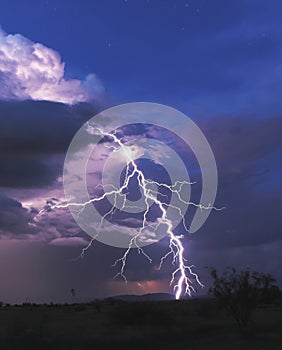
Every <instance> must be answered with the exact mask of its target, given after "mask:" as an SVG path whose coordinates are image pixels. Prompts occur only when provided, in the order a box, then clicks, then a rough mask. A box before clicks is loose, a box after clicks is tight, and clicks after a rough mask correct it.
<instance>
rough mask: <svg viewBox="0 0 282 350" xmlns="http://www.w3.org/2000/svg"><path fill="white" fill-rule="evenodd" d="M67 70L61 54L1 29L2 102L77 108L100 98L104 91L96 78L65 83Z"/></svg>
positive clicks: (0, 91)
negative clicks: (42, 102) (53, 103)
mask: <svg viewBox="0 0 282 350" xmlns="http://www.w3.org/2000/svg"><path fill="white" fill-rule="evenodd" d="M64 70H65V64H64V62H62V61H61V57H60V55H59V53H58V52H56V51H54V50H52V49H50V48H48V47H46V46H44V45H42V44H40V43H34V42H32V41H31V40H29V39H27V38H25V37H24V36H22V35H20V34H15V35H12V34H10V35H6V34H5V33H4V32H3V31H2V30H1V28H0V99H18V100H25V99H32V100H45V101H56V102H62V103H67V104H75V103H78V102H86V101H92V100H97V99H100V98H101V96H102V95H103V92H104V88H103V85H102V83H101V82H100V80H99V78H98V77H97V76H96V75H95V74H89V75H88V76H87V77H86V79H85V80H84V81H81V80H78V79H65V78H64Z"/></svg>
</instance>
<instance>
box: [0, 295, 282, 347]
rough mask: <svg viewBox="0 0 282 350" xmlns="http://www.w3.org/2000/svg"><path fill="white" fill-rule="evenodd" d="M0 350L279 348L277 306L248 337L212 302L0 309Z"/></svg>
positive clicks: (256, 321) (260, 312) (259, 314)
mask: <svg viewBox="0 0 282 350" xmlns="http://www.w3.org/2000/svg"><path fill="white" fill-rule="evenodd" d="M0 323H1V327H0V349H3V350H6V349H7V350H9V349H21V350H25V349H43V350H44V349H58V350H60V349H69V350H71V349H79V350H83V349H99V350H103V349H121V348H122V349H134V350H135V349H154V348H157V349H162V350H166V349H174V350H175V349H194V350H195V349H205V350H206V349H209V350H213V349H216V350H220V349H224V350H226V349H230V350H232V349H236V350H238V349H240V350H244V349H246V350H251V349H258V350H261V349H268V350H276V349H277V350H281V349H282V306H281V305H276V306H273V305H272V306H265V307H260V308H258V309H257V310H256V312H255V313H254V315H253V322H252V324H251V327H250V330H249V333H248V336H245V337H243V336H242V335H240V333H239V331H238V329H237V328H236V325H235V324H234V322H233V320H232V319H231V318H229V317H228V316H227V315H225V314H224V312H223V311H218V309H217V306H216V304H215V303H214V301H212V300H191V301H181V302H177V301H162V302H124V301H116V300H107V301H102V302H101V301H97V302H93V303H89V304H77V305H65V306H62V305H60V306H58V305H53V306H48V305H45V306H43V305H40V306H36V305H29V304H27V305H25V306H2V307H1V308H0Z"/></svg>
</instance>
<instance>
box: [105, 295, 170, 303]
mask: <svg viewBox="0 0 282 350" xmlns="http://www.w3.org/2000/svg"><path fill="white" fill-rule="evenodd" d="M112 298H113V299H117V300H123V301H162V300H174V299H175V296H174V295H173V294H169V293H149V294H143V295H130V294H128V295H116V296H114V297H112ZM112 298H111V299H112Z"/></svg>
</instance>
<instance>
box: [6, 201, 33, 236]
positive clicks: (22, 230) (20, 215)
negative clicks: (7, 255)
mask: <svg viewBox="0 0 282 350" xmlns="http://www.w3.org/2000/svg"><path fill="white" fill-rule="evenodd" d="M31 219H32V215H31V214H30V213H29V211H28V210H27V209H26V208H23V206H22V204H21V203H20V202H18V201H17V200H15V199H13V198H9V197H7V196H4V195H2V194H0V222H1V225H0V234H1V236H3V235H6V236H9V235H13V234H15V235H18V236H20V235H24V234H28V233H33V229H32V228H31V227H30V226H29V222H30V221H31Z"/></svg>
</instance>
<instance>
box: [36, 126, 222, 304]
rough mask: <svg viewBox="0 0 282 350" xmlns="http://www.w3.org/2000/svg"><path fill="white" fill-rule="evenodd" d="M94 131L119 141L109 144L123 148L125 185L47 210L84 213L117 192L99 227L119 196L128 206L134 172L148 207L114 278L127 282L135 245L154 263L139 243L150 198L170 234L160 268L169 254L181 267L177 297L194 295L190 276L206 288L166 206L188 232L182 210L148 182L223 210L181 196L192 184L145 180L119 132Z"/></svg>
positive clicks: (56, 205)
mask: <svg viewBox="0 0 282 350" xmlns="http://www.w3.org/2000/svg"><path fill="white" fill-rule="evenodd" d="M88 126H89V124H88ZM89 127H90V128H93V127H92V126H89ZM93 129H94V128H93ZM95 130H96V131H98V132H99V134H100V135H102V136H103V137H108V138H110V139H112V140H113V142H114V144H116V145H118V146H115V145H111V146H109V147H112V148H113V149H114V151H118V150H119V149H122V151H123V153H124V155H125V157H126V171H125V179H124V182H123V184H122V186H121V187H120V188H119V189H117V188H115V187H114V186H113V185H105V186H111V187H112V188H113V189H112V190H110V191H107V192H104V194H103V195H101V196H100V197H94V198H91V199H89V200H88V201H86V202H84V203H75V202H72V203H66V204H55V205H51V206H49V207H48V209H64V208H69V207H72V206H74V207H77V208H81V209H80V210H79V213H81V212H82V211H83V209H84V208H85V207H86V206H87V205H89V204H92V203H94V202H98V201H101V200H103V199H105V198H106V197H107V196H111V195H114V203H113V206H112V208H111V209H110V210H109V211H108V212H107V213H106V214H105V215H103V217H102V218H101V223H100V227H101V225H102V222H103V220H105V219H106V217H107V216H108V215H112V214H113V212H114V211H115V208H116V201H117V196H118V195H120V196H122V197H123V205H122V207H121V210H122V209H124V208H125V206H126V193H124V192H125V191H126V189H127V188H128V186H129V182H130V179H132V178H133V177H134V176H135V175H137V180H138V185H139V186H140V188H141V189H142V191H143V194H144V197H145V204H146V210H145V211H144V214H143V221H142V226H141V228H140V229H139V230H138V233H137V234H136V235H134V236H133V237H132V238H131V240H130V242H129V245H128V248H127V249H126V251H125V253H124V254H123V256H122V257H121V258H120V259H118V260H116V261H115V263H114V266H117V265H118V263H121V268H120V271H119V272H118V273H117V274H116V275H115V277H114V278H116V277H117V276H119V275H120V276H121V277H122V278H123V279H124V280H125V281H127V279H126V277H125V274H124V270H125V268H126V262H127V258H128V255H129V253H130V251H131V249H132V248H133V247H136V248H137V249H138V252H139V253H142V254H143V255H144V256H145V257H146V258H147V259H148V260H149V261H150V262H152V259H151V258H150V257H149V256H148V255H147V254H146V253H145V251H144V250H143V249H142V248H141V247H140V246H139V245H138V243H137V239H138V237H139V236H140V235H141V234H142V231H143V230H144V229H145V228H146V226H148V225H146V224H147V214H148V213H149V210H150V203H149V200H151V201H153V203H155V204H156V205H157V206H158V208H159V209H160V211H161V217H160V218H158V224H157V226H159V225H160V224H164V225H165V226H166V227H167V234H168V236H169V248H170V249H169V252H168V253H167V254H165V255H164V256H163V257H162V258H161V261H160V264H159V269H160V268H161V267H162V264H163V262H164V261H165V259H166V258H167V257H168V256H169V255H172V257H173V260H172V263H173V264H175V263H176V262H177V263H178V267H177V268H176V269H175V271H174V272H173V273H172V278H171V282H170V284H171V285H172V284H174V291H175V298H176V299H179V298H180V297H181V296H182V295H183V294H188V295H191V292H192V291H195V288H194V287H193V286H192V283H193V280H192V279H191V276H192V278H193V279H194V280H196V282H197V283H198V285H200V286H201V287H204V286H203V284H202V283H201V281H200V279H199V277H198V275H197V274H196V273H195V272H193V270H192V267H193V266H188V265H186V260H185V258H184V247H183V244H182V242H181V239H182V238H183V236H177V235H175V234H174V233H173V224H172V222H171V220H170V219H169V218H168V217H167V210H166V207H172V208H174V209H176V210H177V211H178V212H179V214H180V215H181V218H182V222H183V225H184V228H185V229H186V230H187V231H188V229H187V228H186V226H185V219H184V214H183V213H182V212H181V209H180V208H178V207H177V206H172V205H170V204H166V203H163V202H162V201H161V200H159V199H158V198H157V196H158V195H160V193H159V192H156V191H152V190H151V189H150V188H149V187H148V185H152V184H154V185H157V186H158V187H165V188H167V189H169V190H170V191H171V192H172V193H175V194H176V195H177V196H178V198H179V200H180V201H181V202H182V203H185V204H189V205H193V206H196V207H198V208H201V209H216V210H221V209H217V208H215V207H212V206H210V205H209V206H203V205H201V204H195V203H192V202H187V201H185V200H184V199H183V198H181V194H180V193H181V190H182V187H183V186H184V185H185V184H190V183H188V182H187V181H177V182H176V183H175V184H173V185H167V184H164V183H158V182H156V181H149V180H146V179H145V176H144V174H143V172H142V171H141V170H140V169H139V168H138V166H137V164H136V162H135V160H134V158H133V156H132V154H131V151H130V148H129V147H127V146H125V145H124V144H123V143H122V139H120V138H118V137H117V136H116V132H113V133H107V132H103V131H102V130H101V129H100V128H95ZM130 167H132V168H133V170H132V171H130ZM178 185H179V188H178V189H177V186H178ZM48 209H47V210H48ZM222 209H223V208H222ZM45 211H46V209H42V210H41V211H40V212H39V214H38V215H37V216H40V215H42V214H43V213H44V212H45ZM98 235H99V232H98V233H97V234H96V235H95V236H94V237H93V238H92V239H91V241H90V242H89V244H88V245H87V246H86V247H84V248H83V249H82V252H81V255H80V256H81V257H83V256H84V254H85V252H86V251H87V249H88V248H89V247H90V246H91V244H92V243H93V241H94V240H95V239H96V238H97V236H98ZM178 275H179V277H178V279H177V276H178ZM175 281H176V282H175Z"/></svg>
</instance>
